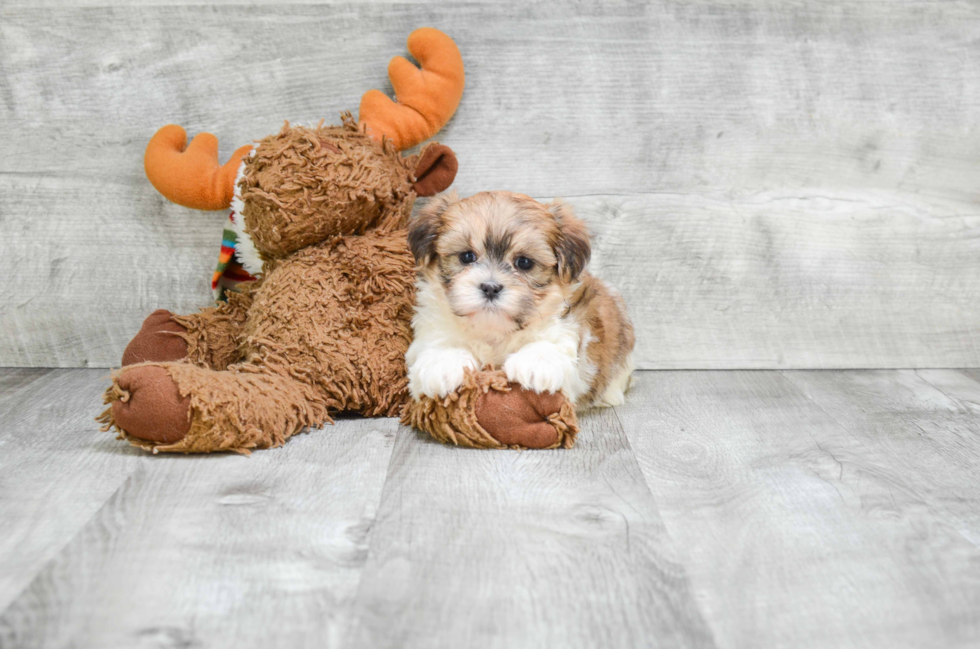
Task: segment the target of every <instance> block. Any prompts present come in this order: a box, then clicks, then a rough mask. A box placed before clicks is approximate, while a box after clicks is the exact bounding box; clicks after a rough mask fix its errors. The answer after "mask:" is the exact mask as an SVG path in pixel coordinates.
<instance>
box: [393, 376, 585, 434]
mask: <svg viewBox="0 0 980 649" xmlns="http://www.w3.org/2000/svg"><path fill="white" fill-rule="evenodd" d="M402 423H404V424H408V425H410V426H414V427H415V428H418V429H419V430H421V431H423V432H426V433H428V434H429V435H431V436H432V437H434V438H435V439H437V440H439V441H440V442H443V443H447V444H456V445H458V446H469V447H472V448H535V449H541V448H571V446H572V445H573V444H574V443H575V436H576V435H577V434H578V430H579V429H578V420H577V419H576V418H575V407H574V406H573V405H572V403H570V402H569V401H568V400H567V399H566V398H565V397H564V396H562V395H561V394H539V393H537V392H531V391H530V390H525V389H524V388H522V387H520V386H518V385H516V384H513V383H509V382H508V381H507V377H506V376H505V375H504V373H503V372H501V371H499V370H498V371H481V372H473V371H467V373H466V378H465V379H464V381H463V385H462V386H460V387H459V389H457V390H456V391H455V392H453V393H452V394H450V395H449V396H447V397H445V398H442V399H432V398H429V397H423V398H421V399H420V400H418V401H412V402H410V403H409V404H408V405H407V406H406V407H405V410H404V411H403V413H402Z"/></svg>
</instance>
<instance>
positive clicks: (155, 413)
mask: <svg viewBox="0 0 980 649" xmlns="http://www.w3.org/2000/svg"><path fill="white" fill-rule="evenodd" d="M109 391H110V393H111V396H112V397H114V400H112V401H111V402H110V403H111V404H112V405H111V406H110V410H111V413H112V416H111V420H112V422H113V423H115V425H116V427H117V428H119V429H121V430H124V431H126V434H127V435H129V436H130V437H133V438H135V439H137V440H141V441H144V442H150V443H153V444H175V443H177V442H179V441H180V440H182V439H184V437H185V436H186V435H187V432H188V431H189V430H190V428H191V400H190V398H189V397H183V396H181V395H180V391H179V390H178V389H177V384H176V383H174V380H173V379H172V378H171V377H170V373H169V372H167V370H166V369H165V368H163V367H161V366H159V365H142V366H140V367H131V368H129V369H127V370H125V371H124V372H122V373H121V374H119V375H118V376H117V377H116V378H115V381H114V382H113V385H112V387H110V388H109ZM107 399H108V397H107ZM107 423H108V422H107Z"/></svg>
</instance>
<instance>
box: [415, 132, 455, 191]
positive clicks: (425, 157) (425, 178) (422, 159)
mask: <svg viewBox="0 0 980 649" xmlns="http://www.w3.org/2000/svg"><path fill="white" fill-rule="evenodd" d="M457 169H459V162H458V161H457V160H456V154H455V153H453V150H452V149H450V148H449V147H448V146H446V145H445V144H439V143H438V142H436V143H433V144H427V145H425V146H424V147H423V148H422V153H421V154H420V155H419V157H418V161H417V162H416V163H415V178H416V180H415V184H414V185H412V189H413V190H415V194H416V195H418V196H435V195H436V194H438V193H439V192H441V191H445V190H447V189H449V186H450V185H452V184H453V180H454V179H455V178H456V170H457Z"/></svg>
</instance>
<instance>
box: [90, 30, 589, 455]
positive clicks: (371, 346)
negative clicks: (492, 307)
mask: <svg viewBox="0 0 980 649" xmlns="http://www.w3.org/2000/svg"><path fill="white" fill-rule="evenodd" d="M409 50H410V51H412V53H413V54H414V55H415V56H416V58H417V59H418V60H419V61H420V63H422V66H423V69H422V70H421V71H419V70H418V69H416V68H415V67H414V66H412V65H411V64H409V63H408V62H407V61H405V60H404V59H401V58H396V59H395V60H394V61H393V62H392V65H391V66H389V74H390V75H391V78H392V84H393V85H394V86H395V89H396V92H397V93H398V95H399V100H400V103H399V104H398V105H395V104H391V101H390V100H388V99H387V98H386V97H384V96H383V95H380V93H376V92H370V93H367V94H366V95H365V97H364V99H363V100H362V104H361V116H360V117H361V122H360V123H359V124H356V123H354V121H353V120H352V119H350V118H349V116H348V117H345V119H344V124H343V125H342V126H336V127H323V126H319V127H316V128H293V127H290V126H289V125H288V124H287V125H286V127H284V128H283V130H282V131H281V132H280V133H279V134H277V135H272V136H269V137H267V138H265V139H263V140H261V141H260V142H258V143H257V145H256V146H255V147H254V148H253V147H243V148H241V149H239V150H238V151H236V153H235V155H234V156H233V157H232V160H231V161H229V162H228V163H227V164H225V165H223V166H220V167H219V166H218V164H217V141H216V140H215V139H214V138H213V136H209V135H207V134H202V135H200V136H198V137H197V138H195V139H194V141H192V142H191V144H190V146H188V147H187V149H186V151H185V150H184V144H185V141H186V139H185V135H184V132H183V129H181V128H180V127H176V126H169V127H165V128H164V129H161V130H160V131H159V132H158V133H157V135H155V136H154V138H153V140H151V142H150V144H149V145H148V147H147V154H146V167H147V175H148V177H149V178H150V180H151V181H152V182H153V184H154V185H155V186H156V187H157V188H158V189H159V190H160V191H161V193H163V194H164V195H165V196H167V197H168V198H170V199H171V200H174V201H175V202H179V203H181V204H182V205H186V206H189V207H196V208H200V209H218V208H221V207H227V206H229V205H231V206H232V207H233V209H234V219H235V229H236V231H237V235H238V242H237V246H238V249H237V254H238V257H239V259H240V260H241V261H242V263H243V265H244V267H245V269H246V270H247V271H249V272H250V273H253V274H255V275H259V279H258V280H257V281H256V282H253V283H251V284H249V285H247V286H246V287H245V288H244V289H243V290H242V292H241V293H239V294H235V293H232V294H230V295H229V297H228V302H227V303H223V304H220V305H219V306H216V307H212V308H208V309H204V310H202V311H201V312H199V313H197V314H193V315H187V316H175V315H172V314H170V313H169V312H166V311H157V312H155V313H154V314H152V315H151V316H150V317H149V318H147V320H146V322H144V325H143V329H142V330H141V331H140V332H139V334H137V336H136V337H135V338H134V339H133V341H132V342H131V343H130V345H129V347H128V348H127V350H126V353H125V355H124V357H123V365H124V366H125V367H124V368H123V369H122V370H120V371H119V372H117V373H116V374H115V375H114V376H113V385H112V386H111V387H110V388H109V390H108V392H107V395H106V402H107V403H109V404H110V407H109V408H108V409H107V410H106V411H105V413H103V415H102V418H101V419H102V421H103V422H104V423H105V424H106V426H107V427H108V426H115V427H116V428H117V429H118V430H119V431H120V434H121V435H122V436H123V437H125V438H127V439H129V440H130V441H131V442H132V443H133V444H136V445H138V446H141V447H143V448H146V449H148V450H153V451H177V452H207V451H216V450H238V451H247V450H248V449H253V448H267V447H270V446H278V445H280V444H282V443H283V442H284V441H285V440H286V439H287V438H288V437H289V436H291V435H293V434H295V433H297V432H299V431H301V430H303V429H304V428H306V427H308V426H316V425H320V424H322V423H324V422H327V421H330V414H331V413H333V412H339V411H354V412H358V413H361V414H363V415H366V416H394V415H397V414H399V413H400V412H401V411H402V409H403V407H404V406H405V405H406V403H408V400H409V397H408V390H407V378H406V367H405V352H406V350H407V349H408V346H409V344H410V342H411V325H410V322H411V316H412V310H413V303H414V296H415V288H414V281H415V263H414V259H413V257H412V254H411V252H410V251H409V247H408V242H407V234H406V227H407V224H408V219H409V218H410V216H411V211H412V206H413V204H414V202H415V199H416V196H431V195H433V194H435V193H437V192H439V191H442V190H444V189H446V188H447V187H448V186H449V185H450V184H451V183H452V180H453V178H454V177H455V174H456V159H455V156H454V155H453V153H452V151H451V150H449V149H448V148H447V147H444V146H441V145H438V144H431V145H427V146H426V147H424V148H423V149H422V151H421V153H420V154H419V155H414V156H408V157H403V156H401V155H400V154H399V153H398V150H399V149H404V148H407V147H409V146H412V145H414V144H417V143H418V142H419V141H420V140H423V139H425V138H427V137H429V136H430V135H432V134H433V133H434V132H435V131H437V130H438V129H439V128H441V126H442V125H443V124H444V123H445V121H447V120H448V119H449V117H451V115H452V113H453V111H454V110H455V108H456V105H457V104H458V102H459V98H460V96H461V94H462V86H463V68H462V60H461V58H460V56H459V52H458V50H457V49H456V47H455V44H454V43H453V42H452V40H451V39H449V38H448V37H447V36H445V35H444V34H442V33H441V32H438V31H436V30H432V29H422V30H417V31H416V32H414V33H413V34H412V36H411V37H410V38H409ZM406 65H407V66H408V67H409V68H410V69H408V68H406V67H405V66H406ZM379 95H380V96H379ZM385 102H387V104H385ZM406 111H407V112H406ZM366 116H367V117H366ZM391 138H393V140H392V139H391ZM490 376H492V375H490V374H489V373H488V374H487V377H490ZM481 377H483V378H481ZM487 377H484V376H483V373H476V374H474V376H473V378H472V380H471V381H470V383H468V384H467V386H466V387H464V388H461V389H460V391H459V393H458V394H453V395H450V396H449V397H447V398H446V399H444V400H441V401H440V402H439V403H435V402H432V401H431V400H430V401H429V402H425V403H416V404H413V408H412V409H411V411H410V412H409V413H407V414H406V418H407V420H411V421H412V422H413V423H415V424H416V425H418V426H420V427H421V428H423V429H424V430H428V431H429V432H431V433H432V434H433V435H434V436H435V437H437V438H439V439H443V440H452V441H456V442H457V443H463V444H469V445H476V446H491V447H500V446H508V445H520V446H536V447H543V446H558V445H566V446H567V445H570V444H571V442H572V441H573V440H574V435H575V432H576V431H577V429H576V427H575V421H574V413H573V411H572V410H571V409H570V406H569V405H568V404H567V403H565V402H564V400H563V399H561V398H556V397H555V395H537V394H534V393H530V392H525V391H524V390H520V389H511V386H508V385H507V384H506V381H504V382H501V381H500V380H499V379H494V380H491V379H490V378H487ZM488 395H490V396H491V397H492V398H490V399H489V400H488V399H486V398H484V397H487V396H488ZM501 398H503V401H501ZM507 400H511V401H512V402H513V404H512V405H514V406H517V405H519V404H518V402H520V404H523V406H527V407H524V408H523V409H522V408H521V407H514V408H511V407H504V410H506V411H507V412H508V413H512V412H521V413H524V414H525V415H527V414H528V413H530V415H529V416H530V418H531V419H530V421H528V422H526V423H528V424H533V426H529V427H528V428H527V431H526V432H527V435H526V436H524V437H522V434H521V431H522V429H521V426H520V424H521V421H520V420H519V418H518V419H514V417H513V416H510V415H508V414H501V413H498V412H497V411H496V410H494V412H492V413H491V414H489V415H487V414H486V407H485V406H486V404H488V403H494V404H497V403H501V404H502V403H503V402H504V401H507ZM529 404H530V405H529ZM532 406H534V407H532ZM481 408H482V409H483V412H484V415H483V416H479V417H478V416H477V414H476V413H477V412H478V411H480V409H481ZM525 410H526V411H527V412H525ZM440 413H441V414H440ZM508 417H510V418H508ZM447 422H452V423H451V424H447ZM481 424H484V425H482V426H481ZM542 424H544V425H545V426H547V430H542V429H541V428H540V426H541V425H542ZM447 425H448V426H449V427H448V428H447ZM495 425H498V427H500V428H502V430H495V428H494V426H495ZM515 426H516V428H515ZM488 431H489V432H488ZM525 437H526V439H525Z"/></svg>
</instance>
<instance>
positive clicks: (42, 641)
mask: <svg viewBox="0 0 980 649" xmlns="http://www.w3.org/2000/svg"><path fill="white" fill-rule="evenodd" d="M978 379H980V373H978V372H976V371H962V372H960V371H955V370H928V371H926V370H920V371H912V370H897V371H893V370H879V371H794V372H766V371H763V372H696V371H684V372H640V373H638V375H637V384H636V387H635V388H634V390H633V392H631V393H630V395H629V396H628V399H627V403H626V404H625V405H624V406H622V407H620V408H617V409H614V410H605V411H597V412H592V413H588V414H586V415H584V416H583V418H582V423H583V432H582V436H581V437H580V441H579V444H578V445H577V446H576V448H574V449H572V450H569V451H544V452H523V453H521V452H510V451H504V452H486V451H471V450H463V449H457V448H453V447H446V446H442V445H439V444H435V443H433V442H431V441H430V440H428V439H425V438H423V437H421V436H420V435H419V434H417V433H415V432H414V431H412V430H410V429H407V428H405V427H402V426H399V425H398V424H397V423H396V422H395V421H394V420H386V419H377V420H363V419H341V420H340V421H339V422H338V424H337V425H336V426H333V427H327V428H326V429H324V430H317V431H312V432H311V433H309V434H306V435H301V436H299V437H297V438H295V439H293V440H291V441H290V442H289V443H288V444H287V445H286V446H285V447H284V448H281V449H277V450H271V451H264V452H258V453H255V454H253V455H252V456H251V457H240V456H235V455H215V456H204V457H166V456H150V455H147V454H144V453H142V452H138V451H136V450H135V449H132V448H131V447H129V446H128V445H126V444H123V443H122V442H118V441H116V440H114V439H113V438H112V437H111V436H110V435H109V434H106V433H101V432H99V431H98V430H97V427H96V424H95V423H94V422H93V421H92V417H93V415H94V414H95V413H96V412H97V411H98V409H99V406H98V396H99V392H100V389H101V388H102V387H103V386H104V384H105V377H104V372H103V371H101V370H0V529H2V534H0V647H3V648H4V649H6V648H8V647H10V648H14V647H17V648H21V647H24V648H29V647H65V646H72V647H140V646H184V647H191V646H193V647H252V646H254V647H304V646H310V647H322V646H330V647H400V646H425V647H443V646H444V647H519V646H527V647H542V646H572V647H594V646H609V647H641V646H642V647H646V646H657V647H659V646H665V647H787V646H792V647H878V646H887V647H923V648H924V647H937V646H943V647H970V646H976V645H977V643H978V642H980V547H978V540H980V515H978V514H977V512H980V479H978V477H977V475H978V473H977V470H976V467H977V466H978V463H980V418H978V416H980V405H978V404H980V383H978V382H977V380H978Z"/></svg>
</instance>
